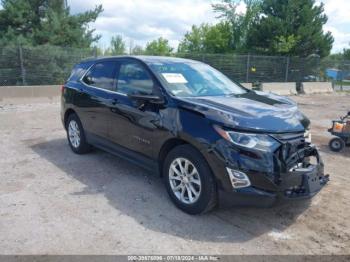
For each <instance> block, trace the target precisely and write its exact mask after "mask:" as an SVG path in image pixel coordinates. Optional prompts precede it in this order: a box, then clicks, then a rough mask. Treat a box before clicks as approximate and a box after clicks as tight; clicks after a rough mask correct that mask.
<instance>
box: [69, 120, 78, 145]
mask: <svg viewBox="0 0 350 262" xmlns="http://www.w3.org/2000/svg"><path fill="white" fill-rule="evenodd" d="M68 137H69V141H70V143H71V144H72V146H73V147H74V148H78V147H79V145H80V130H79V126H78V123H77V122H76V121H75V120H71V121H70V122H69V125H68Z"/></svg>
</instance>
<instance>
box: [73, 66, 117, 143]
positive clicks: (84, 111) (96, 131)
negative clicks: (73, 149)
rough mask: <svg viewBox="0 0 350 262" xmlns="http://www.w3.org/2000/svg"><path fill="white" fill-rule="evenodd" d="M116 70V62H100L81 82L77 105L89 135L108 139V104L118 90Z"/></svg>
mask: <svg viewBox="0 0 350 262" xmlns="http://www.w3.org/2000/svg"><path fill="white" fill-rule="evenodd" d="M116 69H117V67H116V62H115V61H100V62H97V63H96V64H94V65H93V66H92V67H91V68H90V69H89V70H88V72H87V73H86V74H85V75H84V77H83V78H82V79H81V80H80V82H81V85H82V88H81V90H80V92H79V94H78V95H77V96H76V98H75V104H76V106H77V107H78V108H79V112H78V115H79V117H80V119H81V121H82V124H83V127H84V129H85V131H86V132H87V133H88V135H90V134H92V135H97V136H99V137H103V138H106V137H107V134H108V123H107V121H108V120H107V115H108V112H109V107H108V103H109V101H110V96H111V93H113V91H115V88H116Z"/></svg>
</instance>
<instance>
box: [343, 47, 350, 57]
mask: <svg viewBox="0 0 350 262" xmlns="http://www.w3.org/2000/svg"><path fill="white" fill-rule="evenodd" d="M343 57H344V59H346V60H350V48H344V50H343Z"/></svg>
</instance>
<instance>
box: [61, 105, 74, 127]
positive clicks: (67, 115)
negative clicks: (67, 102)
mask: <svg viewBox="0 0 350 262" xmlns="http://www.w3.org/2000/svg"><path fill="white" fill-rule="evenodd" d="M72 114H77V113H76V112H75V111H74V109H72V108H68V109H67V110H66V112H65V113H64V118H63V122H64V128H66V129H67V120H68V118H69V116H70V115H72Z"/></svg>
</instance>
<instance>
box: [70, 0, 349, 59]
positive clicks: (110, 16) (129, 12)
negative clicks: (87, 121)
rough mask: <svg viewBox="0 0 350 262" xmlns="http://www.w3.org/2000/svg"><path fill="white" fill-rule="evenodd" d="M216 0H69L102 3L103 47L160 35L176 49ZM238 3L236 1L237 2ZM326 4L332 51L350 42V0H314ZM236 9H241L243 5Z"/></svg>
mask: <svg viewBox="0 0 350 262" xmlns="http://www.w3.org/2000/svg"><path fill="white" fill-rule="evenodd" d="M215 2H218V0H85V1H84V5H82V4H81V3H82V1H81V0H68V5H69V6H70V7H71V10H72V12H73V13H77V12H81V11H85V10H87V9H91V8H93V7H94V6H95V5H97V4H102V5H103V8H104V12H103V13H102V14H101V15H100V17H99V18H98V19H97V20H96V23H94V24H93V25H92V27H93V28H95V29H96V33H97V34H100V35H102V38H101V39H100V41H99V43H98V45H99V46H100V47H102V48H106V47H107V46H108V44H109V42H110V39H111V37H112V36H113V35H116V34H120V35H122V36H123V37H124V38H125V39H126V42H127V45H128V46H130V45H132V46H135V45H141V46H145V44H146V43H147V42H149V41H151V40H153V39H156V38H158V37H160V36H162V37H165V38H167V39H169V42H170V45H171V46H172V47H174V48H177V45H178V43H179V41H180V40H181V39H182V38H183V35H184V34H185V33H186V32H187V31H189V30H190V29H191V26H192V25H193V24H195V25H198V24H200V23H203V22H208V23H215V22H216V21H217V19H216V16H217V14H215V13H214V12H213V11H212V7H211V4H212V3H215ZM238 2H239V1H238ZM316 2H317V3H320V2H323V3H324V4H325V12H326V14H327V16H328V22H327V24H326V25H325V26H324V30H325V31H331V32H332V34H333V36H334V38H335V41H334V44H333V49H332V53H336V52H340V51H342V50H343V48H345V47H349V43H350V1H349V0H317V1H316ZM238 10H239V11H241V12H244V11H245V6H244V4H240V6H239V8H238Z"/></svg>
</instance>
